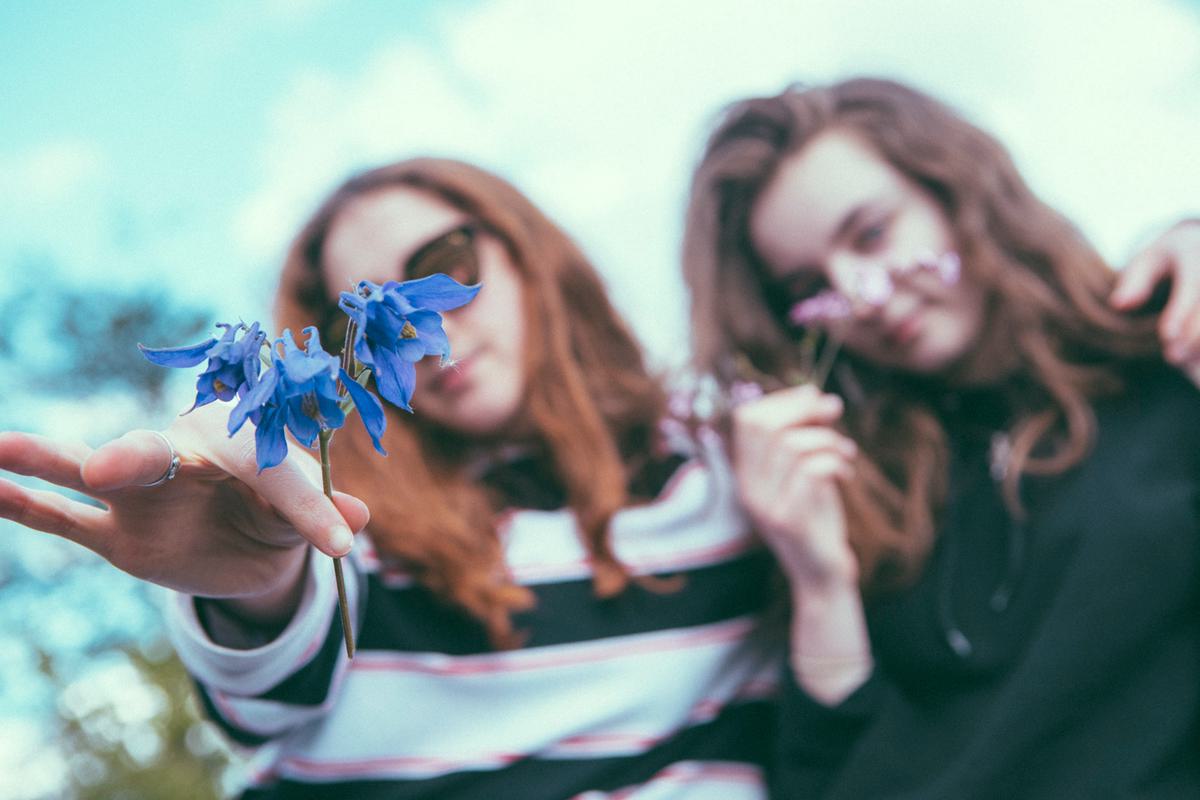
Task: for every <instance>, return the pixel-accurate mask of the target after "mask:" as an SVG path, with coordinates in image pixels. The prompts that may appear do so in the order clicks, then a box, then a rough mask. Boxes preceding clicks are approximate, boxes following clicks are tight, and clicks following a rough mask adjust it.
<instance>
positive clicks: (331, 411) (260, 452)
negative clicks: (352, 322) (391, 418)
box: [229, 328, 387, 471]
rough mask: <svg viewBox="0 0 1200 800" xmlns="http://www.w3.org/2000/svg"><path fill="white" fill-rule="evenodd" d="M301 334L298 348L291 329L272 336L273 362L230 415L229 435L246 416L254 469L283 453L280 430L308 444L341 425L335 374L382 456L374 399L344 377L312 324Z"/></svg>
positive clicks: (379, 418)
mask: <svg viewBox="0 0 1200 800" xmlns="http://www.w3.org/2000/svg"><path fill="white" fill-rule="evenodd" d="M304 332H305V333H306V334H308V341H307V342H306V343H305V346H304V349H303V350H301V349H300V347H299V346H297V345H296V341H295V339H293V338H292V332H291V331H290V330H285V331H284V332H283V337H282V338H280V339H277V340H276V342H275V349H274V350H273V351H272V354H271V355H272V362H273V363H272V366H271V367H270V368H269V369H267V370H266V371H265V372H263V373H262V375H261V376H259V377H257V378H256V380H255V381H254V382H253V384H252V385H251V386H249V387H248V389H247V391H246V392H245V394H244V395H243V397H242V399H241V401H240V402H239V403H238V404H237V406H236V407H235V408H234V409H233V412H232V413H230V415H229V434H230V435H231V436H232V435H233V434H234V433H237V431H238V430H239V429H240V428H241V427H242V425H244V424H245V422H246V420H247V419H248V420H250V421H251V422H253V423H254V426H255V433H254V449H255V454H256V457H257V460H258V469H259V471H262V470H264V469H267V468H268V467H273V466H276V465H277V464H279V463H280V462H282V461H283V459H284V457H285V456H286V455H287V438H286V436H285V435H284V431H285V429H286V430H289V431H291V432H292V435H293V436H295V437H296V439H297V440H299V441H300V442H303V443H304V444H305V445H307V446H312V444H313V442H314V441H315V440H316V438H317V436H318V435H319V434H320V433H321V431H322V430H335V429H337V428H340V427H342V425H343V424H345V422H346V407H344V406H343V402H342V399H341V398H339V397H338V390H337V384H338V379H339V378H340V379H341V381H342V385H343V386H345V387H346V391H347V394H348V395H349V397H350V400H351V402H353V404H354V405H355V406H356V407H357V408H358V412H359V414H360V415H361V417H362V421H363V425H364V426H365V427H366V429H367V433H369V434H370V435H371V441H372V442H373V443H374V445H375V449H376V450H378V451H379V452H380V453H383V454H384V455H387V453H385V452H384V450H383V446H382V445H381V444H380V443H379V437H380V436H382V435H383V430H384V427H385V426H386V419H385V418H384V415H383V406H382V405H381V404H380V402H379V400H378V399H377V398H376V397H375V395H373V394H371V392H369V391H368V390H367V389H365V388H363V387H362V386H360V385H359V384H358V383H357V382H355V381H354V379H353V378H351V377H350V376H349V375H347V374H346V372H345V370H343V369H341V368H340V366H339V363H338V359H337V358H335V357H334V356H332V355H330V354H329V353H327V352H325V350H324V349H323V348H322V347H321V339H320V336H319V335H318V334H317V329H316V328H305V329H304Z"/></svg>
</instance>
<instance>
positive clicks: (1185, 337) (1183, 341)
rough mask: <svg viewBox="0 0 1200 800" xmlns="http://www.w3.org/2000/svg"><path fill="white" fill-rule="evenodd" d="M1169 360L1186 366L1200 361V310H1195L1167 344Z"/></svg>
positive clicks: (1166, 349) (1177, 364)
mask: <svg viewBox="0 0 1200 800" xmlns="http://www.w3.org/2000/svg"><path fill="white" fill-rule="evenodd" d="M1165 351H1166V357H1167V360H1168V361H1170V362H1171V363H1172V364H1175V365H1176V366H1179V367H1183V368H1186V367H1188V366H1190V365H1193V364H1196V363H1198V362H1200V310H1196V311H1193V312H1192V313H1191V315H1190V316H1188V317H1187V318H1186V319H1185V320H1184V321H1183V323H1182V324H1181V325H1180V327H1179V330H1177V331H1176V332H1175V336H1174V338H1172V339H1171V340H1170V341H1169V342H1167V343H1166V344H1165Z"/></svg>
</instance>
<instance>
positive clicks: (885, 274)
mask: <svg viewBox="0 0 1200 800" xmlns="http://www.w3.org/2000/svg"><path fill="white" fill-rule="evenodd" d="M827 269H828V275H829V281H830V283H831V284H832V285H833V287H834V288H835V289H837V291H838V292H839V293H841V294H842V295H843V296H844V297H845V298H846V299H847V300H849V301H850V308H851V311H852V313H853V314H854V316H855V317H856V318H859V319H862V318H866V317H870V316H873V315H875V314H876V313H878V312H879V310H880V309H881V308H882V307H883V306H884V305H885V304H886V303H887V301H888V298H889V297H891V295H892V290H893V286H892V277H891V274H890V272H889V271H888V269H887V265H886V264H885V263H884V261H883V260H882V259H879V258H868V257H863V256H861V255H857V254H854V253H839V254H835V255H834V256H832V257H831V258H830V260H829V264H828V268H827Z"/></svg>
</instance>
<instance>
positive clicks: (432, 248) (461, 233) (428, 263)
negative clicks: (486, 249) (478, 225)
mask: <svg viewBox="0 0 1200 800" xmlns="http://www.w3.org/2000/svg"><path fill="white" fill-rule="evenodd" d="M438 272H443V273H445V274H447V275H449V276H450V277H451V278H454V280H456V281H458V282H459V283H463V284H473V283H478V282H479V256H478V255H477V254H476V252H475V232H474V231H473V230H472V229H471V228H467V227H463V228H456V229H454V230H452V231H450V232H449V233H446V234H443V235H441V236H439V237H438V238H436V239H434V240H433V241H431V242H429V244H427V245H425V246H424V247H422V248H421V249H420V250H419V251H417V253H415V254H414V255H413V257H412V258H411V259H410V260H409V262H408V267H407V269H405V276H404V277H405V278H406V279H408V280H413V279H416V278H424V277H427V276H429V275H433V274H435V273H438Z"/></svg>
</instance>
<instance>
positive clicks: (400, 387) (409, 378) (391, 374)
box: [373, 350, 417, 411]
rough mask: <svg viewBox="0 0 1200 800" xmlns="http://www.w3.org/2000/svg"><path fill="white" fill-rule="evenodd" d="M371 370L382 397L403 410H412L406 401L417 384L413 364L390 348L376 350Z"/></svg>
mask: <svg viewBox="0 0 1200 800" xmlns="http://www.w3.org/2000/svg"><path fill="white" fill-rule="evenodd" d="M373 372H374V373H375V386H376V388H378V389H379V393H380V394H381V395H383V399H384V400H387V401H388V402H389V403H391V404H392V405H394V406H398V407H399V408H403V409H404V410H405V411H412V406H410V405H409V404H408V403H409V399H410V398H411V397H412V393H413V389H414V388H415V387H416V385H417V371H416V369H414V368H413V365H412V364H411V363H410V362H408V361H405V360H404V359H402V358H400V357H399V356H397V355H396V354H395V353H394V352H392V351H391V350H378V351H376V353H375V368H374V370H373Z"/></svg>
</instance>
